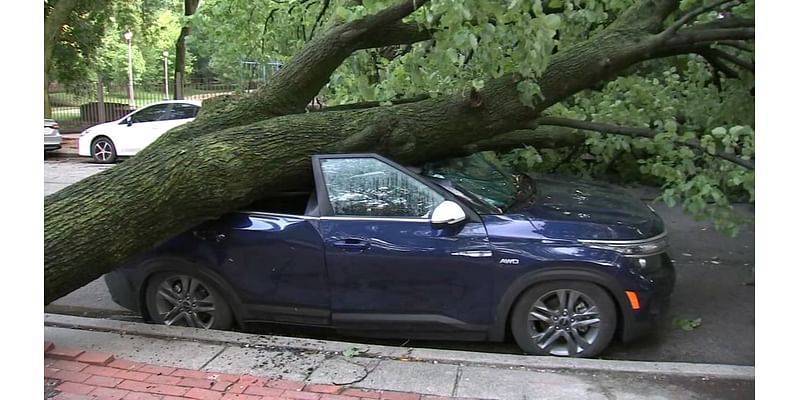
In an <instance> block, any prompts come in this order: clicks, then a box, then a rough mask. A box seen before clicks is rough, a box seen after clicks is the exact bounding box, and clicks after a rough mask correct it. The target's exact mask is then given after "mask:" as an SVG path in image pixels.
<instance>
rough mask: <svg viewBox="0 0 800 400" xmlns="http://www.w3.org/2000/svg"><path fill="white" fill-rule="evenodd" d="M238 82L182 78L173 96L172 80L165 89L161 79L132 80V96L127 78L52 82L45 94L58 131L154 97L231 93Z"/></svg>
mask: <svg viewBox="0 0 800 400" xmlns="http://www.w3.org/2000/svg"><path fill="white" fill-rule="evenodd" d="M240 86H241V85H239V84H236V83H223V82H184V83H183V84H182V85H181V87H180V88H179V92H178V94H177V96H176V94H175V93H174V90H175V85H174V82H170V83H169V86H168V87H167V88H166V89H165V87H164V81H161V82H143V83H136V84H134V86H133V96H129V93H128V83H127V82H86V83H84V84H79V85H69V86H66V85H62V84H58V83H53V84H51V85H50V87H49V90H48V96H50V107H51V110H52V118H53V119H55V120H56V121H58V123H59V125H60V126H61V131H62V132H64V133H71V132H80V131H82V130H84V129H86V128H88V127H90V126H92V125H97V124H99V123H103V122H108V121H114V120H117V119H119V118H122V117H123V116H124V115H125V114H127V113H129V112H131V111H132V110H134V109H138V108H141V107H143V106H146V105H148V104H152V103H155V102H158V101H163V100H169V99H174V98H176V97H177V98H180V99H186V100H205V99H209V98H212V97H215V96H219V95H223V94H230V93H233V92H234V91H236V89H237V88H239V87H240ZM248 86H249V85H248ZM131 97H132V99H133V101H132V102H131Z"/></svg>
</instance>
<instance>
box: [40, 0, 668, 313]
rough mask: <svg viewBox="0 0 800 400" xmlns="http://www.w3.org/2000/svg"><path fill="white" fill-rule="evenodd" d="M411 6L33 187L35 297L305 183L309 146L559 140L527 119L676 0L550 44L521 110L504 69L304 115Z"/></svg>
mask: <svg viewBox="0 0 800 400" xmlns="http://www.w3.org/2000/svg"><path fill="white" fill-rule="evenodd" d="M424 3H425V1H424V0H406V1H405V2H403V3H401V4H398V5H395V6H392V7H389V8H387V9H385V10H383V11H380V12H378V13H376V14H374V15H371V16H367V17H364V18H363V19H361V20H358V21H352V22H348V23H345V24H342V25H338V26H335V27H333V28H331V29H330V30H329V31H328V32H326V34H325V35H320V36H317V37H315V38H314V39H312V40H311V41H309V42H308V43H307V45H306V46H305V47H304V48H303V49H301V50H300V51H299V52H298V53H297V54H296V55H295V56H294V57H293V58H292V60H290V61H289V63H287V65H286V66H285V67H284V68H282V69H281V70H280V72H279V73H278V74H276V76H275V77H274V78H273V79H272V80H270V82H268V83H267V85H265V86H263V87H262V88H260V89H259V90H258V91H257V92H255V93H253V94H252V95H247V96H220V97H217V98H214V99H212V100H208V101H206V102H205V104H204V106H203V109H202V112H201V113H200V115H199V116H198V118H197V119H196V120H194V121H193V122H191V123H188V124H186V125H182V126H180V127H178V128H175V129H173V130H171V131H169V132H167V133H166V134H164V135H162V136H161V137H160V138H159V139H158V140H156V142H154V143H153V144H152V145H150V146H148V147H147V148H145V149H144V150H142V151H141V152H139V153H138V154H137V155H136V156H135V157H133V158H131V159H130V160H127V161H125V162H124V163H122V164H119V165H117V166H115V167H113V168H111V169H109V170H106V171H103V172H101V173H99V174H96V175H93V176H91V177H88V178H86V179H84V180H82V181H80V182H78V183H76V184H73V185H71V186H69V187H67V188H65V189H63V190H61V191H59V192H57V193H54V194H52V195H50V196H47V197H46V198H45V207H44V214H45V237H44V243H45V246H44V253H45V304H47V303H49V302H51V301H53V300H55V299H57V298H59V297H61V296H64V295H66V294H67V293H69V292H71V291H73V290H75V289H77V288H79V287H81V286H83V285H85V284H86V283H88V282H90V281H92V280H94V279H96V278H97V277H99V276H101V275H102V274H104V273H106V272H108V271H110V270H112V269H113V268H115V267H117V266H119V265H121V264H124V263H125V262H126V261H128V260H130V259H131V258H132V257H134V256H135V255H137V254H138V253H140V252H143V251H145V250H147V249H149V248H151V247H152V246H154V245H155V244H157V243H160V242H162V241H164V240H167V239H169V238H170V237H173V236H174V235H176V234H178V233H180V232H183V231H185V230H187V229H189V228H191V227H193V226H196V225H197V224H199V223H202V222H203V221H207V220H211V219H214V218H217V217H218V216H220V215H223V214H225V213H227V212H231V211H234V210H236V209H240V208H242V207H245V206H247V205H249V204H251V203H252V202H254V201H256V200H258V199H259V198H262V197H264V196H265V195H266V194H268V193H270V192H280V191H284V190H291V189H295V188H298V186H308V185H309V184H310V181H311V162H310V156H311V155H313V154H319V153H336V152H375V153H380V154H383V155H385V156H387V157H390V158H392V159H394V160H397V161H399V162H401V163H403V164H421V163H424V162H426V161H430V160H437V159H442V158H447V157H450V156H454V155H463V154H465V153H469V152H471V151H479V150H486V149H492V148H506V147H508V146H515V145H523V144H526V143H540V142H544V141H547V138H545V137H542V136H541V135H552V136H557V138H553V139H552V140H550V141H549V142H550V143H556V144H559V143H573V142H574V140H579V139H576V137H579V136H575V135H576V134H575V132H574V130H569V129H560V128H552V129H551V128H547V129H548V130H544V129H545V128H539V129H536V130H535V132H533V133H532V131H531V129H532V126H531V122H532V121H533V120H535V119H536V118H537V117H539V116H540V115H541V113H542V112H543V111H544V110H546V109H547V108H548V107H550V106H551V105H553V104H555V103H558V102H560V101H563V100H564V99H566V98H568V97H569V96H571V95H573V94H574V93H576V92H578V91H580V90H583V89H586V88H588V87H591V86H593V85H596V84H597V83H598V82H601V81H603V80H606V79H609V78H611V77H613V76H615V75H616V74H618V73H620V72H621V71H623V70H625V69H626V68H628V67H630V66H632V65H634V64H636V63H639V62H641V61H644V60H647V59H649V58H652V57H654V54H657V52H655V51H654V49H656V48H657V47H658V46H661V45H663V43H664V38H663V37H662V36H660V35H658V34H656V33H654V32H658V31H659V30H660V29H661V28H662V25H663V21H664V19H665V18H666V17H667V16H668V15H670V14H671V13H672V12H673V11H674V10H675V9H677V6H678V1H677V0H642V1H640V2H639V3H638V4H636V5H634V6H632V7H631V8H630V9H629V10H627V11H626V12H625V13H623V14H622V15H621V16H620V17H619V18H618V19H617V21H615V22H614V23H612V24H611V25H609V26H608V27H607V28H605V29H604V30H603V31H600V32H598V33H597V34H595V35H594V36H592V37H590V38H589V39H586V40H585V41H584V42H582V43H579V44H577V45H575V46H573V47H571V48H566V49H561V50H560V51H559V52H558V53H557V54H555V55H554V56H553V57H552V58H551V60H550V63H549V65H548V66H547V68H546V70H545V71H544V72H543V74H542V75H541V77H540V78H539V79H538V80H537V84H538V85H539V87H540V88H541V97H537V98H536V99H535V100H534V104H533V107H532V108H531V107H528V106H525V105H523V104H522V103H521V101H520V99H519V92H518V90H517V84H518V82H519V81H520V78H519V77H518V76H516V75H513V74H511V75H506V76H503V77H500V78H497V79H492V80H488V81H487V82H486V84H485V86H484V88H483V89H482V90H480V91H475V90H472V91H465V92H462V93H458V94H455V95H450V96H439V97H435V98H427V99H420V100H417V101H409V102H407V103H403V104H395V105H389V106H375V107H368V108H356V109H349V110H348V109H343V110H339V111H321V112H313V113H304V107H305V105H306V104H308V102H309V101H310V100H311V99H312V98H313V97H314V96H315V95H316V94H317V93H318V92H319V90H320V89H321V88H322V87H323V86H324V85H325V84H326V83H327V81H328V78H329V76H330V74H331V73H332V72H333V71H334V70H335V69H336V68H337V67H338V66H339V65H340V64H341V63H342V62H343V61H344V60H345V59H346V58H347V57H348V56H349V55H350V54H351V53H352V52H353V51H355V50H358V49H363V48H370V47H382V46H386V45H390V44H396V43H403V41H402V40H403V38H405V39H404V40H406V43H414V42H417V41H421V40H425V39H424V36H425V35H424V34H421V33H420V31H419V30H418V29H416V28H414V29H405V28H404V27H406V25H405V24H403V23H402V22H401V20H402V18H404V17H405V16H407V15H409V14H411V13H412V12H414V10H415V9H416V8H418V7H420V6H421V5H423V4H424ZM186 4H187V5H188V4H189V2H188V1H187V3H186ZM187 10H188V8H187ZM398 27H399V28H403V29H398ZM181 36H182V37H183V35H181ZM179 45H180V42H179ZM176 68H177V65H176ZM547 132H550V133H549V134H548V133H547ZM527 134H531V135H532V137H531V140H530V141H529V140H527V139H526V138H525V137H524V136H525V135H527Z"/></svg>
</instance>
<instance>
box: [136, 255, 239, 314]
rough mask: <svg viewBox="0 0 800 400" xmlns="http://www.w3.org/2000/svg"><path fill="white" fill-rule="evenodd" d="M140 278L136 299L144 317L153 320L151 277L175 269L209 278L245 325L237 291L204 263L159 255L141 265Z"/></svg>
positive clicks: (232, 311) (137, 284) (233, 312)
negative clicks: (149, 302)
mask: <svg viewBox="0 0 800 400" xmlns="http://www.w3.org/2000/svg"><path fill="white" fill-rule="evenodd" d="M138 269H139V277H140V279H138V280H137V282H136V287H137V293H136V296H137V298H136V301H137V303H138V305H139V310H140V312H141V314H142V318H144V319H145V320H146V321H148V322H151V321H152V317H151V316H150V310H148V308H147V299H146V296H147V285H148V283H149V281H150V278H152V277H153V275H155V274H157V273H159V272H167V271H175V272H186V273H197V274H199V275H201V277H202V278H206V279H208V280H209V283H210V284H211V285H214V288H215V289H216V290H218V291H219V292H220V293H222V294H223V295H224V296H225V300H226V301H227V302H228V303H229V306H230V309H231V313H232V314H233V319H234V322H235V324H236V325H237V326H239V327H240V328H243V327H244V318H243V317H244V316H243V315H242V314H243V310H244V308H243V305H242V301H241V299H240V298H239V296H238V295H237V294H236V291H235V290H233V287H231V285H230V284H228V282H227V281H225V279H224V278H223V277H222V276H221V275H220V274H219V273H217V272H216V271H214V270H213V269H212V268H210V267H208V266H207V265H205V264H203V263H198V262H193V261H189V260H186V259H183V258H180V257H159V258H154V259H151V260H147V261H145V262H144V263H142V264H141V265H140V266H139V267H138Z"/></svg>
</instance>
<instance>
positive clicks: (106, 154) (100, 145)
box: [94, 140, 114, 162]
mask: <svg viewBox="0 0 800 400" xmlns="http://www.w3.org/2000/svg"><path fill="white" fill-rule="evenodd" d="M113 154H114V149H113V147H112V146H111V143H109V142H108V141H106V140H98V141H97V142H95V143H94V157H95V159H97V161H101V162H106V161H108V160H109V159H111V157H112V156H113Z"/></svg>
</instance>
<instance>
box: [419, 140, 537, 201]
mask: <svg viewBox="0 0 800 400" xmlns="http://www.w3.org/2000/svg"><path fill="white" fill-rule="evenodd" d="M423 174H425V175H427V176H430V177H434V178H444V179H447V180H449V181H451V182H453V183H455V184H457V185H458V186H459V187H460V188H462V189H464V190H467V191H469V192H470V193H472V194H473V195H475V196H476V197H478V198H479V199H480V200H482V201H483V202H485V203H487V204H489V205H491V206H493V207H497V208H499V209H500V210H503V211H507V210H508V209H509V208H511V207H513V205H514V204H515V203H517V202H518V201H520V200H522V197H525V196H529V195H530V193H531V192H532V184H531V182H530V179H529V178H527V177H526V176H524V175H522V174H515V173H514V172H513V171H511V170H509V169H508V168H505V167H503V166H502V165H499V164H497V163H495V162H492V161H490V160H489V159H487V158H486V157H485V156H483V155H481V154H473V155H471V156H468V157H462V158H453V159H448V160H443V161H437V162H432V163H428V164H426V165H425V167H424V170H423Z"/></svg>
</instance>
